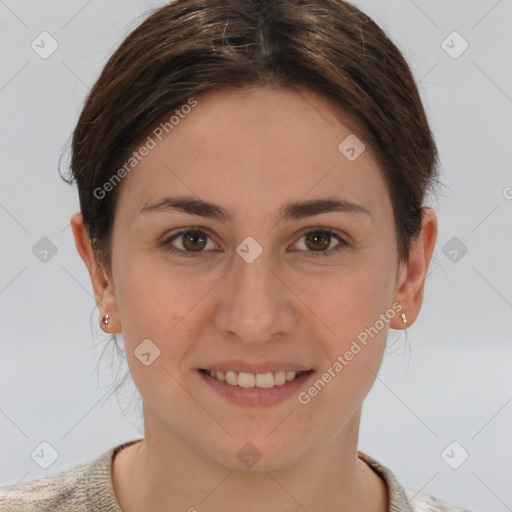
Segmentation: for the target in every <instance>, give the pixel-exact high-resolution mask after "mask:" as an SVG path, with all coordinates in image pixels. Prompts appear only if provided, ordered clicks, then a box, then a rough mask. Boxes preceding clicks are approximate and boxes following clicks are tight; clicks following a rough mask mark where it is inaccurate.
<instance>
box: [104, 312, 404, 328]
mask: <svg viewBox="0 0 512 512" xmlns="http://www.w3.org/2000/svg"><path fill="white" fill-rule="evenodd" d="M402 314H403V313H402ZM108 316H109V315H108V313H107V314H106V315H104V316H103V318H102V319H101V321H102V322H103V323H104V324H105V325H108Z"/></svg>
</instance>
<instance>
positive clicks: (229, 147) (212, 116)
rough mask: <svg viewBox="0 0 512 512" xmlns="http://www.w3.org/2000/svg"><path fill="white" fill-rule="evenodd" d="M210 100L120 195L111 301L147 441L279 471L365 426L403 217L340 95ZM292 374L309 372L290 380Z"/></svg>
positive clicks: (399, 280) (394, 283)
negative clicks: (182, 201) (251, 455)
mask: <svg viewBox="0 0 512 512" xmlns="http://www.w3.org/2000/svg"><path fill="white" fill-rule="evenodd" d="M196 100H197V105H196V106H195V107H194V108H193V109H191V111H190V112H189V113H188V114H187V115H186V116H183V118H181V119H180V121H179V123H178V124H176V125H175V126H174V128H173V129H172V131H170V132H169V133H168V134H165V133H164V136H163V137H162V140H161V141H158V139H156V140H157V144H156V146H155V147H154V148H153V149H151V150H150V151H149V153H148V154H147V156H145V157H144V158H143V159H142V160H141V161H140V163H139V164H138V165H137V166H136V167H135V168H134V169H133V170H132V171H131V172H130V173H129V174H128V175H127V176H126V177H125V178H124V180H123V182H122V184H121V187H122V188H121V189H120V192H121V193H120V196H119V201H118V204H117V210H116V217H115V222H114V227H113V239H112V260H111V261H112V267H111V268H112V274H111V278H112V284H111V287H110V288H109V289H107V290H106V291H105V295H104V297H103V300H104V303H105V304H108V307H109V311H110V313H111V314H112V316H114V317H116V318H117V319H118V320H119V322H120V325H121V326H122V334H123V339H124V342H125V344H126V355H127V359H128V364H129V366H130V370H131V373H132V376H133V379H134V382H135V384H136V386H137V388H138V389H139V391H140V393H141V395H142V397H143V400H144V408H145V424H146V435H149V433H150V435H152V436H153V437H154V438H155V439H160V440H162V441H163V440H164V439H165V438H166V437H167V438H173V439H179V441H180V442H181V443H182V444H183V446H188V447H191V448H193V449H194V450H196V451H197V452H198V453H201V454H202V455H204V456H206V457H208V458H209V459H210V460H214V461H216V462H218V463H221V464H224V465H227V466H231V467H233V468H234V467H237V468H239V467H240V461H239V459H238V458H237V453H238V452H239V450H240V449H241V448H242V447H243V446H244V445H246V443H248V442H251V443H252V444H253V445H255V447H257V449H258V450H259V451H260V452H261V453H262V454H263V455H264V458H263V460H262V463H261V464H263V467H266V468H267V469H272V468H278V467H282V466H285V465H287V464H290V463H292V462H293V461H297V460H299V459H302V458H305V457H307V456H308V454H312V453H315V452H318V450H321V449H322V447H325V446H326V443H327V442H328V441H330V440H333V439H335V438H336V437H337V436H340V435H348V434H347V432H349V431H350V428H349V427H350V426H351V425H352V426H353V425H354V424H355V423H357V421H358V417H357V415H358V412H360V407H361V404H362V402H363V399H364V398H365V396H366V395H367V393H368V391H369V390H370V388H371V386H372V385H373V383H374V381H375V378H376V375H375V374H376V373H377V372H378V369H379V366H380V363H381V360H382V356H383V351H384V347H385V342H386V337H387V333H388V329H389V327H390V325H391V327H393V325H398V323H399V322H398V318H399V308H400V307H401V306H399V305H398V303H397V299H400V295H399V292H400V289H401V288H400V287H401V286H402V285H403V283H404V282H405V280H406V270H405V268H403V267H402V266H399V265H398V251H397V243H396V233H395V229H394V221H393V211H392V205H391V201H390V197H389V193H388V191H387V189H386V185H385V182H384V180H383V178H382V176H381V174H380V171H379V169H378V165H377V163H376V160H375V158H374V155H373V154H372V153H371V150H370V148H369V147H368V146H366V149H365V150H364V151H363V153H362V154H360V156H359V157H358V158H356V159H355V160H354V159H353V158H351V159H349V158H347V156H346V155H347V153H343V152H342V151H340V149H339V146H340V143H342V142H343V141H344V140H345V139H346V138H347V137H348V136H349V135H351V134H352V130H351V129H350V127H349V124H350V123H349V121H348V120H346V123H345V122H344V123H342V122H341V120H340V117H339V116H338V115H337V114H335V113H334V109H333V107H332V105H331V104H330V103H329V102H328V101H327V100H326V99H324V98H322V97H320V96H317V95H316V94H314V93H312V92H307V91H303V92H301V93H300V94H299V93H296V92H292V91H286V90H276V89H267V88H264V89H254V90H236V91H229V90H223V91H215V92H210V93H207V94H205V95H203V96H200V97H198V98H196ZM187 110H188V109H187ZM349 140H350V139H349ZM357 149H358V148H356V151H357ZM348 154H349V155H350V156H353V155H352V152H350V151H349V153H348ZM177 197H181V198H183V197H187V198H189V199H190V200H194V201H196V203H195V205H194V204H193V203H190V202H189V203H188V207H187V206H182V207H181V208H180V207H177V206H174V207H172V206H171V201H172V200H173V198H174V199H175V198H177ZM321 200H328V201H331V203H328V202H324V203H323V204H322V203H318V204H316V207H315V206H314V204H315V202H317V201H321ZM335 201H339V202H340V204H341V206H338V207H337V208H333V207H332V205H333V204H334V202H335ZM199 202H205V203H212V204H214V205H217V207H213V208H212V207H207V206H204V205H203V206H200V205H199ZM304 202H308V203H310V205H309V207H308V206H307V205H306V206H304V205H303V206H297V205H296V206H295V207H289V208H288V209H287V208H286V207H287V205H289V204H291V203H304ZM343 205H344V206H343ZM221 211H224V213H225V217H221V216H220V215H218V213H219V212H221ZM393 305H394V307H393ZM400 323H401V321H400ZM370 333H371V334H370ZM363 340H364V341H363ZM357 347H358V348H359V350H358V348H357ZM350 354H351V356H350ZM201 369H206V370H210V369H216V370H219V371H220V370H222V371H223V374H224V378H226V377H227V376H226V372H227V371H228V370H230V371H231V370H233V371H237V370H238V371H242V372H243V373H251V370H254V371H253V373H255V374H268V373H269V372H271V373H272V374H273V375H274V377H275V379H276V380H275V381H274V386H273V387H268V388H265V387H263V388H262V387H247V388H246V387H243V386H244V385H245V383H246V381H245V379H248V382H247V385H248V386H250V385H252V384H253V382H251V377H250V376H246V375H242V376H238V377H237V374H234V378H235V379H237V378H238V379H239V380H238V381H237V382H239V383H240V384H242V385H241V386H238V385H237V386H231V385H229V384H227V383H226V382H221V381H218V380H217V379H214V378H212V377H210V376H208V375H206V374H205V373H203V372H201V371H200V370H201ZM281 370H283V371H291V370H300V371H304V370H312V371H310V372H309V373H304V374H303V375H302V376H299V377H298V378H296V379H295V380H290V381H286V384H282V378H283V377H282V372H281ZM275 372H277V373H275ZM219 376H220V378H222V374H220V375H219ZM288 376H289V378H292V377H293V374H289V375H288ZM329 376H330V378H329ZM230 378H233V374H231V377H230ZM269 378H270V376H269V375H266V376H263V377H259V376H257V377H256V380H257V381H258V383H259V384H260V385H263V386H264V385H268V384H269V382H272V380H270V381H269ZM285 378H286V373H285ZM279 379H281V381H280V380H279ZM319 381H321V383H319ZM279 383H280V384H279ZM315 383H316V387H315ZM315 390H316V392H315ZM246 449H247V450H249V451H250V450H255V448H253V447H251V448H247V447H246Z"/></svg>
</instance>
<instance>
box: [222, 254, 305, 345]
mask: <svg viewBox="0 0 512 512" xmlns="http://www.w3.org/2000/svg"><path fill="white" fill-rule="evenodd" d="M269 253H270V251H265V250H264V251H263V253H262V254H261V255H260V256H259V257H258V258H257V259H256V260H254V261H253V262H252V263H247V262H246V261H245V260H244V259H243V258H242V257H240V256H239V255H238V254H236V255H235V257H234V259H233V268H232V270H231V271H230V272H229V273H228V275H227V276H226V278H225V279H224V280H223V283H222V284H221V288H220V289H219V292H218V297H219V299H218V304H217V307H216V310H215V315H214V321H215V326H216V328H217V330H218V332H220V333H221V334H222V335H224V336H228V337H231V338H237V339H238V340H239V341H241V342H243V343H246V344H253V345H259V344H264V343H266V342H267V341H269V340H270V339H271V338H273V337H274V338H275V337H277V336H279V335H281V336H283V335H285V334H289V333H291V332H292V329H293V328H294V325H296V321H297V317H298V315H297V310H296V304H294V299H295V300H297V299H296V298H295V297H294V294H293V293H292V291H290V289H293V287H292V286H290V284H289V283H286V278H283V275H282V274H283V271H282V270H280V269H281V268H282V267H279V266H276V265H273V266H272V267H271V262H270V258H269ZM280 274H281V275H280Z"/></svg>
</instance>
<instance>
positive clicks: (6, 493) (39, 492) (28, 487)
mask: <svg viewBox="0 0 512 512" xmlns="http://www.w3.org/2000/svg"><path fill="white" fill-rule="evenodd" d="M87 468H88V464H79V465H76V466H74V467H72V468H70V469H67V470H64V471H60V472H59V473H55V474H54V475H49V476H46V477H43V478H40V479H38V480H33V481H31V482H22V483H19V484H15V485H8V486H4V487H0V512H36V511H37V512H50V511H51V512H56V511H59V510H66V511H70V512H85V510H86V503H87V496H86V485H85V477H86V470H87Z"/></svg>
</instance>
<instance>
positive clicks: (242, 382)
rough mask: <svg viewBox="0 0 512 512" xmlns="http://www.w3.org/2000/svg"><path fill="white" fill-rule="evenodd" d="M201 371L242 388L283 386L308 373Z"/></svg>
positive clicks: (292, 371) (288, 371)
mask: <svg viewBox="0 0 512 512" xmlns="http://www.w3.org/2000/svg"><path fill="white" fill-rule="evenodd" d="M201 371H202V372H203V373H208V374H209V375H210V377H212V378H214V379H216V380H218V381H220V382H226V383H227V384H229V385H231V386H240V387H242V388H254V387H257V388H272V387H274V386H282V385H283V384H285V383H286V382H287V381H292V380H294V379H295V378H296V377H299V376H300V375H302V374H303V373H307V372H296V371H295V370H286V371H285V370H278V371H276V372H266V373H256V374H255V373H247V372H235V371H233V370H228V371H226V372H222V371H220V370H201ZM309 371H312V370H309Z"/></svg>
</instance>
